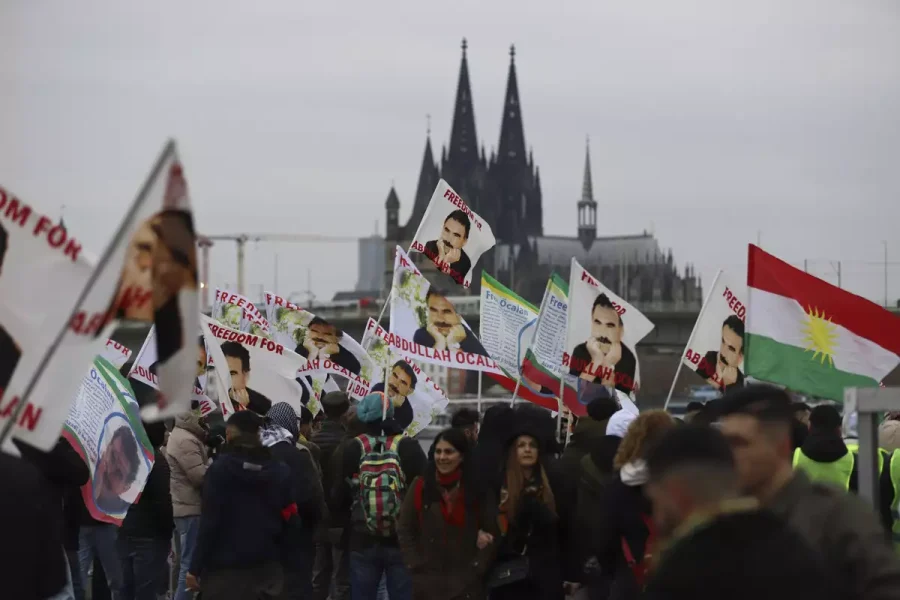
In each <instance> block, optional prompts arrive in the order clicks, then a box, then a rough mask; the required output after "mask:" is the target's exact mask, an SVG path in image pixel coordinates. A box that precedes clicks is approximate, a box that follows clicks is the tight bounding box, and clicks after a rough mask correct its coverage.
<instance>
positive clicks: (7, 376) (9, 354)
mask: <svg viewBox="0 0 900 600" xmlns="http://www.w3.org/2000/svg"><path fill="white" fill-rule="evenodd" d="M8 249H9V234H8V233H7V232H6V228H5V227H4V226H3V225H2V224H0V275H2V274H3V262H4V260H6V251H7V250H8ZM21 357H22V349H21V348H19V345H18V344H17V343H16V341H15V340H14V339H13V338H12V336H11V335H9V332H7V331H6V328H5V327H3V325H2V324H0V398H3V392H5V391H6V387H7V386H8V385H9V382H10V380H11V379H12V376H13V372H14V371H15V370H16V365H17V364H18V363H19V359H20V358H21Z"/></svg>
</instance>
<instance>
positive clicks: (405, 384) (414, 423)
mask: <svg viewBox="0 0 900 600" xmlns="http://www.w3.org/2000/svg"><path fill="white" fill-rule="evenodd" d="M388 335H389V334H388V332H387V331H386V330H385V329H384V327H382V326H381V325H379V324H378V323H377V322H376V321H375V319H372V318H370V319H369V322H368V323H366V332H365V333H364V334H363V339H362V343H363V347H364V348H366V351H367V352H368V353H369V356H371V357H372V360H373V361H374V363H375V365H376V369H375V373H376V375H375V378H376V381H375V382H374V385H373V386H372V388H371V390H367V391H366V392H364V393H363V394H362V395H365V394H366V393H368V392H369V391H373V392H385V394H387V396H388V398H390V400H391V403H392V404H393V405H394V422H395V423H396V424H397V426H398V427H400V428H401V429H403V430H404V431H405V432H406V435H408V436H410V437H414V436H416V435H417V434H418V433H419V432H420V431H422V430H423V429H425V428H426V427H428V425H429V424H430V423H431V422H432V421H433V420H434V419H435V417H436V416H437V415H440V414H441V413H443V412H444V410H445V409H446V408H447V405H448V404H450V401H449V400H448V399H447V395H446V394H444V391H443V390H442V389H441V388H440V387H439V386H438V385H437V383H435V382H434V381H433V380H432V379H431V378H430V377H429V376H428V375H426V374H425V372H424V371H423V370H422V368H421V367H420V366H419V365H417V364H416V363H415V361H413V360H411V359H410V358H408V357H406V356H403V355H402V353H399V352H397V351H396V350H395V349H393V348H391V346H390V345H389V344H388V342H387V336H388ZM385 375H387V377H388V381H387V390H385V385H384V377H385ZM362 395H358V394H355V395H353V396H351V397H353V398H361V397H362Z"/></svg>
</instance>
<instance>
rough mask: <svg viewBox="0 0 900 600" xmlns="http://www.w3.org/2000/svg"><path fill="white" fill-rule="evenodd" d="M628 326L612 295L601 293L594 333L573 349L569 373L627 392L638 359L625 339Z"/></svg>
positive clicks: (595, 308) (594, 315) (595, 310)
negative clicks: (625, 324)
mask: <svg viewBox="0 0 900 600" xmlns="http://www.w3.org/2000/svg"><path fill="white" fill-rule="evenodd" d="M624 335H625V326H624V324H623V323H622V317H621V316H619V313H618V312H617V311H616V309H615V307H614V306H613V304H612V302H611V301H610V299H609V296H607V295H606V294H600V295H599V296H597V298H596V299H595V300H594V304H593V306H592V307H591V337H589V338H588V339H587V340H586V341H585V342H584V343H583V344H579V345H577V346H575V349H574V350H573V351H572V358H571V362H570V363H569V373H570V374H571V375H575V376H578V377H580V378H581V379H583V380H585V381H588V382H590V383H602V384H603V385H605V386H614V387H615V388H616V389H617V390H620V391H622V392H624V393H626V394H629V393H631V391H632V390H634V387H635V381H634V376H635V371H636V370H637V360H636V359H635V356H634V353H633V352H632V351H631V350H630V349H629V348H628V347H627V346H626V345H625V344H623V343H622V339H623V338H624Z"/></svg>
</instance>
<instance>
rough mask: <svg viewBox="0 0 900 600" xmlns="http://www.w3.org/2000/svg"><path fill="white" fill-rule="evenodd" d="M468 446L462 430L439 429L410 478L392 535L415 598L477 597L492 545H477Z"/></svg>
mask: <svg viewBox="0 0 900 600" xmlns="http://www.w3.org/2000/svg"><path fill="white" fill-rule="evenodd" d="M470 460H471V452H470V447H469V442H468V439H467V438H466V436H465V434H464V433H463V432H462V430H459V429H446V430H444V431H442V432H441V433H439V434H438V435H437V437H436V438H435V439H434V443H433V444H432V445H431V450H430V451H429V452H428V467H427V468H426V469H425V474H424V475H423V476H421V477H417V478H416V479H414V480H413V482H412V484H411V485H410V488H409V493H407V494H406V498H405V499H404V502H403V508H402V509H401V511H400V521H399V523H398V527H397V529H398V531H397V537H398V539H399V542H400V549H401V551H402V552H403V559H404V561H405V562H406V565H407V568H409V571H410V574H411V575H412V580H413V598H415V599H416V600H419V599H421V600H426V599H427V600H463V599H465V600H482V599H483V598H484V597H485V594H484V587H483V580H484V575H485V572H486V569H487V567H488V566H489V563H490V555H491V553H492V551H493V547H492V546H490V545H488V546H486V547H484V548H482V549H479V548H478V543H477V542H478V532H479V530H480V529H481V528H482V526H483V523H482V518H481V515H480V513H479V509H478V503H477V502H476V500H477V496H476V494H475V487H474V484H473V479H472V474H473V470H472V467H473V466H474V465H471V464H469V463H470Z"/></svg>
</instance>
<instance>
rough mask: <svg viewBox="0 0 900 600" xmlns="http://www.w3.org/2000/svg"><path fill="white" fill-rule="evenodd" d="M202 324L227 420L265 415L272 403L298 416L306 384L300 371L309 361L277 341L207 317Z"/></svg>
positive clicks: (212, 374) (213, 373)
mask: <svg viewBox="0 0 900 600" xmlns="http://www.w3.org/2000/svg"><path fill="white" fill-rule="evenodd" d="M202 323H203V335H204V338H205V339H206V349H207V352H209V353H210V354H211V355H212V357H213V369H212V371H211V372H210V374H209V375H208V376H212V377H213V378H214V379H216V378H217V379H218V381H219V382H221V387H220V388H219V389H220V394H219V406H220V408H221V410H222V414H223V416H225V417H226V419H227V417H228V416H229V415H230V414H231V412H234V411H240V410H251V411H253V412H255V413H257V414H259V415H265V414H266V413H267V412H268V411H269V409H270V408H271V407H272V404H273V402H287V403H288V404H290V405H291V406H292V407H293V408H294V410H295V411H297V413H298V414H299V412H300V408H301V407H302V406H303V384H302V383H301V382H299V381H298V380H297V371H299V370H300V369H301V368H303V366H305V364H306V359H304V358H303V357H302V356H300V355H299V354H297V353H296V352H293V351H292V350H290V349H289V348H285V347H284V346H283V345H282V344H279V343H278V342H277V341H275V340H270V339H267V338H265V337H263V336H259V335H255V334H252V333H247V332H241V331H236V330H234V329H230V328H228V327H225V326H224V325H220V324H219V323H217V322H215V321H213V320H212V319H210V318H209V317H207V316H205V315H203V317H202ZM207 387H209V384H207ZM222 391H224V394H223V393H222ZM310 410H311V409H310Z"/></svg>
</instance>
